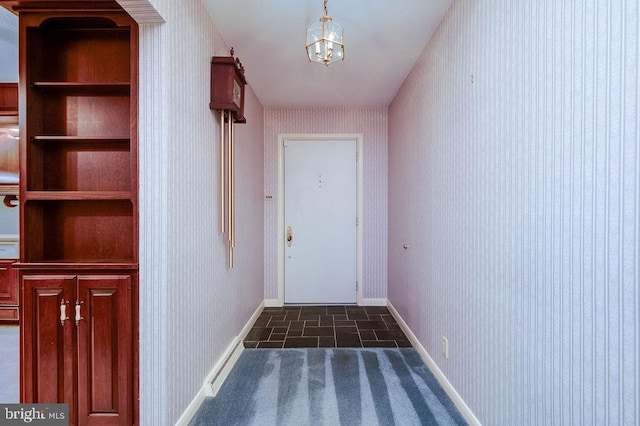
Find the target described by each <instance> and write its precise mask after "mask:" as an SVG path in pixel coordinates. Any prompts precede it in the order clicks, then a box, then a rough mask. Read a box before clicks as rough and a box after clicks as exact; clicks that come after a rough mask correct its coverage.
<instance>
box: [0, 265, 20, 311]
mask: <svg viewBox="0 0 640 426" xmlns="http://www.w3.org/2000/svg"><path fill="white" fill-rule="evenodd" d="M0 305H7V306H16V305H18V282H17V281H16V277H15V272H14V270H13V269H12V268H11V262H0Z"/></svg>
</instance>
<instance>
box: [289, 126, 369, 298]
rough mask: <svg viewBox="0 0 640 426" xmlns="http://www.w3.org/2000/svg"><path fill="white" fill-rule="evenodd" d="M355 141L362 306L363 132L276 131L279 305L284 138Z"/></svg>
mask: <svg viewBox="0 0 640 426" xmlns="http://www.w3.org/2000/svg"><path fill="white" fill-rule="evenodd" d="M288 140H291V141H304V140H309V141H323V140H336V141H341V140H344V141H347V140H350V141H352V140H355V141H356V155H357V161H356V215H357V217H358V225H357V226H356V286H357V290H356V303H357V304H358V305H362V230H363V217H362V216H363V215H362V213H363V209H364V202H363V197H362V194H363V188H364V185H363V176H364V174H363V168H362V165H363V158H362V157H363V152H362V147H363V135H362V133H279V134H278V238H277V244H278V299H277V300H278V305H279V306H284V256H285V254H284V244H285V241H284V229H285V224H284V219H285V218H284V144H285V142H286V141H288Z"/></svg>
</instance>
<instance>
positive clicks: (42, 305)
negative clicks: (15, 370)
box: [21, 273, 133, 425]
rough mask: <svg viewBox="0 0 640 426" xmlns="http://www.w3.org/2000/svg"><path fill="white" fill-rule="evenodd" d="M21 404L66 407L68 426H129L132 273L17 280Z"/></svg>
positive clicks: (26, 276) (30, 276) (36, 276)
mask: <svg viewBox="0 0 640 426" xmlns="http://www.w3.org/2000/svg"><path fill="white" fill-rule="evenodd" d="M22 288H23V295H24V301H23V308H24V311H25V312H26V314H25V315H24V316H23V318H22V319H23V322H22V329H21V330H23V332H22V339H23V343H24V346H23V349H24V356H23V359H22V362H23V363H24V364H25V366H26V368H23V369H22V392H23V402H32V403H42V402H65V403H68V404H69V413H70V417H71V419H70V420H71V421H70V423H71V424H88V425H130V424H132V423H133V420H132V406H133V387H132V368H133V351H132V331H131V325H132V316H131V312H132V311H131V305H132V293H133V281H132V276H130V275H121V274H115V275H112V274H88V275H87V274H78V275H73V274H69V273H60V274H45V273H43V274H37V273H29V274H24V275H23V276H22Z"/></svg>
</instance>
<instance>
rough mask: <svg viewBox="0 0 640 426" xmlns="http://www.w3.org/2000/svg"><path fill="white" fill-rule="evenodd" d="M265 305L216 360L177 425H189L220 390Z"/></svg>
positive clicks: (260, 306) (257, 310)
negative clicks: (210, 398) (206, 400)
mask: <svg viewBox="0 0 640 426" xmlns="http://www.w3.org/2000/svg"><path fill="white" fill-rule="evenodd" d="M264 306H265V302H264V301H263V302H261V303H260V305H258V307H257V308H256V310H255V311H254V312H253V315H251V318H249V321H247V323H246V324H245V325H244V327H242V330H241V331H240V334H239V335H238V336H236V337H234V338H233V340H232V341H231V343H230V344H229V346H227V348H226V349H225V351H224V352H223V353H222V356H220V358H219V359H218V362H216V364H215V365H214V366H213V368H212V369H211V371H210V372H209V374H207V377H206V378H205V380H204V383H203V384H202V387H201V388H200V390H199V391H198V393H197V394H196V396H195V397H194V398H193V400H191V402H190V403H189V406H188V407H187V409H186V410H184V412H183V413H182V415H181V416H180V418H179V419H178V421H177V422H176V426H187V425H188V424H189V422H190V421H191V419H192V418H193V416H195V414H196V413H197V412H198V409H199V408H200V405H202V402H203V401H204V399H205V398H206V397H212V396H216V394H217V393H218V390H220V387H221V386H222V384H223V383H224V381H225V380H226V378H227V377H228V376H229V373H230V372H231V369H232V368H233V366H234V365H235V363H236V361H237V360H238V358H239V357H240V354H241V353H242V351H243V350H244V347H243V346H242V341H243V340H244V338H245V337H246V336H247V333H249V330H251V327H252V326H253V323H254V322H255V321H256V319H258V317H259V316H260V313H261V312H262V309H263V308H264Z"/></svg>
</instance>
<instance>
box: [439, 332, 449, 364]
mask: <svg viewBox="0 0 640 426" xmlns="http://www.w3.org/2000/svg"><path fill="white" fill-rule="evenodd" d="M441 345H442V356H444V358H445V359H449V341H448V340H447V338H446V337H444V336H442V343H441Z"/></svg>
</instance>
